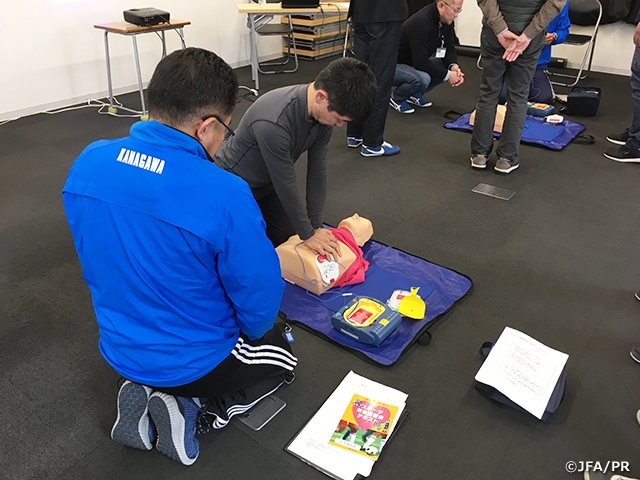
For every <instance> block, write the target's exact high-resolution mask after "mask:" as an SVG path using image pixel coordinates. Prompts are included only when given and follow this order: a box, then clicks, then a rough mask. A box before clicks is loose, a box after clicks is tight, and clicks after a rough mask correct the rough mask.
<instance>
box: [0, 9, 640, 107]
mask: <svg viewBox="0 0 640 480" xmlns="http://www.w3.org/2000/svg"><path fill="white" fill-rule="evenodd" d="M138 1H139V0H138ZM244 1H246V0H204V1H202V0H200V1H198V0H196V1H192V2H185V1H183V0H182V1H181V0H154V1H153V2H149V3H146V4H138V3H132V1H131V0H110V1H107V0H22V1H20V2H18V1H8V0H7V1H4V2H2V8H3V18H4V19H5V20H4V21H3V22H1V23H0V61H1V62H2V69H1V70H0V72H1V73H0V87H1V88H0V120H4V119H8V118H14V117H17V116H20V115H26V114H30V113H35V112H39V111H42V110H47V109H52V108H57V107H62V106H68V105H72V104H74V103H79V102H84V101H86V100H88V99H89V98H102V97H105V96H106V92H107V77H106V66H105V58H104V57H105V53H104V36H103V31H101V30H97V29H95V28H93V25H94V24H96V23H107V22H113V21H119V20H122V11H123V10H126V9H129V8H140V7H155V8H159V9H162V10H166V11H168V12H170V14H171V18H175V19H181V20H190V21H191V22H192V24H191V25H189V26H186V27H185V29H184V33H185V37H186V41H187V45H189V46H196V47H203V48H207V49H210V50H213V51H215V52H216V53H218V54H219V55H220V56H221V57H223V58H224V59H225V60H226V61H227V62H228V63H229V64H231V65H232V66H234V67H237V66H241V65H246V64H247V63H248V59H249V47H248V43H249V42H248V33H247V28H246V17H245V16H242V15H240V14H239V13H238V11H237V9H236V6H235V5H236V3H242V2H244ZM397 1H400V0H397ZM19 19H24V20H22V21H18V20H19ZM480 19H481V14H480V9H479V8H478V6H477V4H476V2H475V1H474V0H467V1H466V3H465V5H464V11H463V12H462V14H461V15H460V17H459V18H458V20H457V22H456V31H457V33H458V36H459V37H460V40H461V42H462V44H463V45H474V46H478V45H479V38H480ZM632 34H633V27H632V26H631V25H628V24H623V23H616V24H613V25H605V26H603V27H602V29H601V33H600V35H599V37H598V42H597V45H596V52H595V57H594V69H595V70H598V71H603V72H609V73H617V74H623V75H627V74H628V72H629V65H630V63H631V56H632V54H633V44H632ZM166 36H167V44H168V49H169V51H171V50H174V49H176V48H179V46H180V43H179V39H178V36H177V35H176V34H175V33H174V32H171V31H168V32H167V33H166ZM109 38H110V40H109V46H110V50H111V66H112V75H113V85H114V91H115V92H116V94H118V93H123V92H131V91H135V90H137V79H136V74H135V68H134V60H133V48H132V44H131V43H132V42H131V38H129V37H125V36H122V35H113V34H110V35H109ZM259 45H260V56H261V57H269V56H273V55H274V54H276V53H277V52H278V50H279V39H277V38H273V39H266V38H261V39H259ZM138 47H139V51H140V57H141V65H142V72H143V80H144V81H145V84H146V82H148V80H149V78H150V76H151V73H152V72H153V69H154V68H155V65H156V64H157V62H158V60H159V59H160V54H161V45H160V40H159V39H158V38H157V37H156V35H155V34H153V33H149V34H145V35H139V36H138ZM554 49H555V50H554V55H555V56H561V57H567V58H569V59H570V60H572V61H573V62H576V61H578V59H579V58H581V56H580V55H578V54H577V53H578V52H579V51H580V49H579V48H578V47H562V46H558V47H554ZM564 50H566V53H565V52H564Z"/></svg>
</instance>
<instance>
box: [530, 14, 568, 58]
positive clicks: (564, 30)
mask: <svg viewBox="0 0 640 480" xmlns="http://www.w3.org/2000/svg"><path fill="white" fill-rule="evenodd" d="M570 26H571V21H570V20H569V2H567V3H565V4H564V7H562V10H560V13H559V14H558V16H557V17H555V18H554V19H553V20H551V21H550V22H549V25H548V26H547V33H555V34H556V35H557V36H558V38H556V39H555V40H554V41H553V43H552V44H551V45H558V44H559V43H563V42H564V41H565V40H566V39H567V36H568V35H569V27H570ZM551 45H545V46H544V47H542V50H541V51H540V58H539V59H538V67H537V68H545V67H546V66H547V65H549V62H550V61H551Z"/></svg>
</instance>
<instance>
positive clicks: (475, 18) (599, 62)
mask: <svg viewBox="0 0 640 480" xmlns="http://www.w3.org/2000/svg"><path fill="white" fill-rule="evenodd" d="M481 22H482V13H481V11H480V8H478V4H477V3H476V2H475V1H474V0H466V1H465V2H464V8H463V10H462V12H461V13H460V16H459V17H458V18H457V20H456V34H457V35H458V38H459V39H460V43H461V44H462V45H467V46H474V47H478V46H480V30H481V28H482V24H481ZM634 28H635V27H634V26H633V25H630V24H628V23H625V22H617V23H613V24H609V25H602V26H601V27H600V29H599V33H598V38H597V40H596V48H595V53H594V56H593V66H592V70H594V71H598V72H606V73H615V74H619V75H629V67H630V65H631V57H632V56H633V50H634V45H633V30H634ZM571 31H572V32H573V33H591V32H592V31H593V27H591V28H590V27H576V26H572V27H571ZM584 51H585V50H584V48H583V47H570V46H566V45H557V46H554V47H553V52H552V55H553V56H554V57H560V58H566V59H567V60H568V61H569V66H570V67H574V68H579V67H580V63H581V62H582V58H583V57H584Z"/></svg>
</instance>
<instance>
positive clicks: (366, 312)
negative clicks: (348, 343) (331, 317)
mask: <svg viewBox="0 0 640 480" xmlns="http://www.w3.org/2000/svg"><path fill="white" fill-rule="evenodd" d="M384 311H385V306H384V305H382V304H381V303H379V302H376V301H375V300H373V299H371V298H360V299H359V300H358V301H357V302H356V303H355V304H354V305H353V306H351V307H350V308H349V309H347V310H346V311H345V312H344V319H345V320H346V321H347V322H348V323H350V324H351V325H354V326H356V327H360V328H364V327H368V326H369V325H371V324H372V323H373V322H375V320H376V319H377V318H378V317H379V316H380V315H381V314H382V313H384Z"/></svg>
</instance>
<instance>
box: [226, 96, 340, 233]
mask: <svg viewBox="0 0 640 480" xmlns="http://www.w3.org/2000/svg"><path fill="white" fill-rule="evenodd" d="M307 87H308V85H293V86H290V87H283V88H278V89H276V90H272V91H271V92H268V93H266V94H264V95H262V96H261V97H260V98H258V99H257V100H256V101H255V102H254V103H253V105H251V107H249V109H248V110H247V112H246V113H245V114H244V116H243V117H242V120H240V125H239V126H238V128H237V129H236V134H235V136H232V137H230V138H228V139H227V140H226V141H225V142H223V144H222V146H221V147H220V148H219V149H218V151H217V152H216V155H215V157H214V160H215V162H216V165H218V166H219V167H221V168H224V169H225V170H228V171H230V172H233V173H235V174H236V175H238V176H239V177H242V178H243V179H244V180H245V181H246V182H247V183H248V184H249V186H250V187H251V189H252V190H253V191H254V195H256V196H257V197H258V198H259V194H257V192H259V191H260V189H265V187H268V186H269V185H270V184H272V185H273V188H274V190H275V192H276V195H278V198H279V199H280V201H281V202H282V205H283V207H284V209H285V211H286V212H287V215H288V216H289V220H290V221H291V224H292V225H293V227H294V228H295V230H296V233H297V234H298V235H300V238H302V239H303V240H306V239H308V238H310V237H312V236H313V234H314V230H315V229H316V228H320V227H321V226H322V211H323V209H324V202H325V198H326V194H327V151H328V149H329V141H330V140H331V134H332V132H333V129H332V128H331V127H329V126H327V125H322V124H320V123H318V122H316V121H315V120H313V119H310V118H309V111H308V107H307ZM304 152H307V182H306V202H305V201H304V200H303V198H302V196H301V195H300V192H299V191H298V186H297V180H296V172H295V163H296V162H297V161H298V159H299V158H300V156H301V155H302V154H303V153H304Z"/></svg>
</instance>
